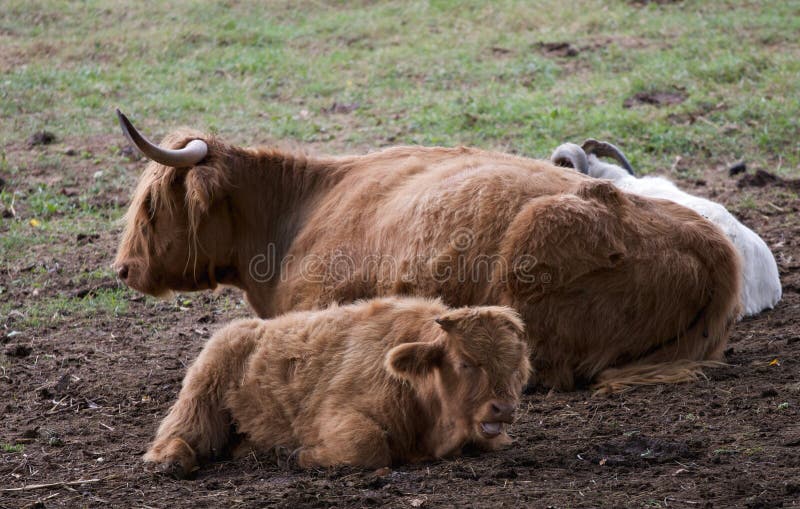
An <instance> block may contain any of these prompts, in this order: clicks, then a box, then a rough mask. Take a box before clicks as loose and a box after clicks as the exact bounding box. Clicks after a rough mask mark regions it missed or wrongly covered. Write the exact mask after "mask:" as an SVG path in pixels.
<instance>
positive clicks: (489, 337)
mask: <svg viewBox="0 0 800 509" xmlns="http://www.w3.org/2000/svg"><path fill="white" fill-rule="evenodd" d="M436 322H437V324H438V327H440V328H441V329H442V333H441V334H440V336H439V337H438V339H436V340H435V341H433V342H418V343H406V344H403V345H400V346H397V347H395V348H393V349H392V350H390V351H389V354H388V355H387V358H386V366H387V368H388V370H389V371H390V372H391V373H392V374H393V375H394V376H396V377H398V378H401V379H403V380H406V381H407V382H409V383H410V384H411V386H412V387H413V388H414V390H415V393H417V394H418V397H419V400H420V401H421V402H422V404H423V405H424V406H425V407H426V408H427V409H428V410H429V411H430V413H431V417H432V418H433V419H435V420H436V422H437V425H436V427H435V430H434V434H435V435H436V436H433V437H431V440H432V442H433V443H434V444H436V445H435V454H436V456H439V457H441V456H448V455H450V454H454V453H458V451H460V449H461V448H462V447H463V446H464V445H466V444H468V443H472V444H475V445H477V446H478V447H479V448H482V449H486V450H492V449H496V448H498V447H500V446H502V445H506V444H508V443H509V442H510V439H509V437H508V434H507V433H506V425H507V424H509V423H511V422H512V421H513V415H514V410H515V409H516V407H517V404H518V403H519V398H520V394H521V391H522V387H523V384H525V382H526V381H527V379H528V375H529V372H530V363H529V361H528V348H527V344H526V343H525V341H524V339H523V338H524V331H523V329H524V326H523V323H522V321H521V320H520V318H519V316H518V315H517V314H516V312H514V311H513V310H511V309H510V308H506V307H493V306H487V307H472V308H461V309H456V310H453V311H451V312H448V313H447V314H445V315H443V316H440V317H439V318H437V319H436Z"/></svg>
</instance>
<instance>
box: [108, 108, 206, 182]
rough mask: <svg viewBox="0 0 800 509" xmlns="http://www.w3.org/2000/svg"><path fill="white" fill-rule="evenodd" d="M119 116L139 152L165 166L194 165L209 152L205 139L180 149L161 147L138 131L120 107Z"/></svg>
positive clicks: (124, 130)
mask: <svg viewBox="0 0 800 509" xmlns="http://www.w3.org/2000/svg"><path fill="white" fill-rule="evenodd" d="M117 117H118V118H119V125H120V126H121V127H122V134H124V135H125V137H126V138H128V141H130V142H131V144H132V145H133V146H134V147H136V148H137V149H139V152H141V153H142V154H143V155H144V156H145V157H147V158H149V159H152V160H153V161H155V162H157V163H160V164H163V165H164V166H172V167H173V168H186V167H189V166H194V165H195V164H197V163H199V162H200V161H202V160H203V158H204V157H205V156H206V154H208V145H206V142H204V141H203V140H192V141H190V142H189V143H188V144H187V145H186V146H185V147H183V148H181V149H178V150H172V149H168V148H161V147H159V146H158V145H156V144H155V143H153V142H151V141H150V140H148V139H147V138H145V137H144V135H142V134H141V133H140V132H139V131H137V130H136V128H135V127H133V124H131V121H130V120H128V117H126V116H125V115H124V114H123V113H122V112H121V111H119V109H117Z"/></svg>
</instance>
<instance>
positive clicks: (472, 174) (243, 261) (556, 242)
mask: <svg viewBox="0 0 800 509" xmlns="http://www.w3.org/2000/svg"><path fill="white" fill-rule="evenodd" d="M120 118H121V120H122V122H123V126H124V128H125V132H126V133H128V135H129V137H130V138H131V139H132V141H133V142H134V143H135V144H136V145H137V146H139V147H140V148H141V149H142V150H143V151H144V152H145V153H146V154H147V155H148V157H150V158H152V159H154V161H153V162H151V163H150V164H149V165H148V166H147V168H146V169H145V171H144V174H143V175H142V177H141V179H140V181H139V185H138V187H137V189H136V191H135V193H134V196H133V200H132V203H131V205H130V208H129V210H128V213H127V215H126V218H125V221H126V225H125V230H124V232H123V236H122V241H121V243H120V246H119V250H118V253H117V259H116V262H115V265H116V267H117V271H118V274H119V277H120V278H121V279H122V280H124V281H125V283H127V284H128V285H129V286H131V287H132V288H134V289H137V290H139V291H142V292H145V293H149V294H153V295H158V294H163V293H165V292H168V291H170V290H180V291H196V290H204V289H211V288H215V287H217V286H218V285H231V286H235V287H238V288H240V289H242V290H243V291H244V293H245V297H246V299H247V301H248V302H249V303H250V305H251V306H252V308H253V309H254V310H255V312H256V313H257V314H258V315H259V316H260V317H262V318H266V317H272V316H275V315H277V314H280V313H283V312H287V311H290V310H307V309H314V308H320V307H324V306H326V305H328V304H330V303H347V302H353V301H355V300H358V299H368V298H374V297H382V296H391V295H414V296H422V297H440V298H441V299H442V300H443V301H444V303H445V304H447V305H449V306H455V307H458V306H466V305H487V304H491V305H506V306H509V307H512V308H514V309H516V310H517V311H518V312H519V313H520V315H521V316H522V319H523V321H524V322H525V325H526V330H527V336H528V342H529V346H530V351H531V355H532V362H533V365H534V371H533V378H532V380H531V382H535V383H540V384H543V385H546V386H551V387H555V388H559V389H571V388H573V387H574V386H576V385H579V384H584V383H591V382H594V383H595V384H596V387H598V388H601V389H605V390H613V389H617V388H622V387H623V386H625V385H630V384H635V383H655V382H661V381H672V382H677V381H682V380H689V379H692V378H693V377H694V376H695V375H696V373H697V371H698V369H699V368H700V367H701V366H702V365H703V364H704V363H706V362H707V361H714V360H718V359H720V358H721V357H722V352H723V350H724V349H725V344H726V342H727V338H728V334H729V332H730V328H731V326H732V324H733V323H734V321H735V318H736V316H737V315H738V311H739V305H738V302H739V282H740V280H741V272H740V267H739V260H738V257H737V254H736V251H735V249H734V248H733V246H732V245H731V243H730V242H729V240H728V239H727V238H726V237H725V235H724V234H723V233H722V232H721V231H720V230H719V229H718V228H716V227H715V226H714V225H713V224H711V223H710V222H708V221H707V220H705V219H704V218H702V217H701V216H700V215H698V214H696V213H695V212H693V211H691V210H689V209H687V208H685V207H682V206H680V205H677V204H675V203H672V202H670V201H666V200H658V199H650V198H644V197H640V196H635V195H631V194H627V193H623V192H621V191H619V190H618V189H617V188H616V187H615V186H614V185H613V184H611V183H610V182H608V181H601V180H596V179H592V178H590V177H587V176H585V175H581V174H579V173H577V172H565V171H563V170H562V169H560V168H558V167H557V166H555V165H553V164H552V163H550V162H547V161H538V160H532V159H526V158H522V157H515V156H512V155H507V154H501V153H496V152H487V151H483V150H478V149H473V148H465V147H460V148H423V147H395V148H390V149H386V150H383V151H380V152H376V153H373V154H368V155H363V156H350V157H313V158H312V157H306V156H304V155H300V154H297V153H294V152H290V151H283V150H278V149H272V148H239V147H236V146H232V145H229V144H226V143H224V142H222V141H221V140H219V139H218V138H216V137H213V136H208V135H203V134H200V133H197V132H193V131H187V130H181V131H177V132H175V133H173V134H170V135H169V136H167V138H166V139H165V140H164V143H163V144H164V145H165V146H166V147H169V148H161V147H158V146H156V145H153V144H152V143H150V142H149V141H147V140H146V139H145V138H143V137H142V136H141V135H140V134H139V133H138V132H137V131H136V130H135V129H134V128H133V126H132V125H130V123H129V122H128V121H127V119H125V118H124V117H123V116H121V117H120Z"/></svg>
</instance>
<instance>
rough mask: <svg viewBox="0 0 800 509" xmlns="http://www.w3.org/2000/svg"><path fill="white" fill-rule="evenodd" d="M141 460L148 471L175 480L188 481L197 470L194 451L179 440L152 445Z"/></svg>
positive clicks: (172, 439)
mask: <svg viewBox="0 0 800 509" xmlns="http://www.w3.org/2000/svg"><path fill="white" fill-rule="evenodd" d="M143 459H144V461H145V464H146V466H147V469H148V470H150V471H152V472H154V473H157V474H161V475H168V476H170V477H174V478H175V479H189V478H190V477H192V476H193V475H194V473H195V472H197V470H198V469H199V467H198V465H197V456H196V455H195V453H194V450H193V449H192V448H191V446H189V444H187V443H186V442H185V441H184V440H182V439H180V438H171V439H169V440H168V441H167V442H166V443H164V444H154V445H153V446H152V447H151V448H150V450H149V451H147V454H145V455H144V458H143Z"/></svg>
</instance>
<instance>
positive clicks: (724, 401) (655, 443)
mask: <svg viewBox="0 0 800 509" xmlns="http://www.w3.org/2000/svg"><path fill="white" fill-rule="evenodd" d="M20 150H29V148H25V147H21V148H20ZM30 150H32V149H30ZM36 150H45V149H44V148H37V149H36ZM12 155H14V153H13V150H12V152H11V154H10V157H11V156H12ZM16 155H17V156H19V157H22V155H20V154H16ZM120 157H121V159H120V161H121V162H120V164H124V165H126V166H125V167H126V168H127V170H126V171H129V172H130V176H129V177H130V178H129V181H133V180H134V179H135V176H136V175H137V173H138V171H139V170H140V169H141V167H142V165H141V164H140V163H137V162H131V161H129V160H128V159H122V156H120ZM60 171H61V172H62V175H69V174H70V172H73V173H74V175H73V177H74V179H73V180H77V181H78V184H76V185H77V186H78V187H79V188H80V187H81V186H80V180H81V179H82V178H90V176H91V175H90V176H89V177H79V176H76V175H77V174H78V173H79V172H85V169H83V168H82V167H81V163H80V162H79V161H76V160H75V159H70V158H64V166H63V168H62V169H61V170H60ZM4 177H5V178H6V179H7V180H8V181H9V182H11V180H10V179H9V178H8V176H7V175H6V176H4ZM741 177H742V176H741V175H740V176H737V177H733V178H732V177H729V176H728V172H727V171H726V169H725V168H709V169H708V170H706V171H705V172H703V174H702V175H701V178H695V179H693V180H686V179H685V180H681V181H680V185H681V186H682V187H684V188H685V189H688V190H689V191H690V192H694V193H697V194H701V195H705V196H712V197H714V199H716V200H719V201H721V202H723V203H725V204H727V205H729V206H730V207H731V208H732V209H733V210H735V211H736V213H737V214H738V215H739V217H740V218H741V219H742V220H743V222H744V223H745V224H747V225H748V226H750V227H751V228H753V229H754V230H755V231H757V232H758V233H759V234H761V235H762V236H763V237H764V239H765V240H766V241H767V243H768V244H769V245H770V246H771V247H772V248H773V250H774V252H775V255H776V258H777V260H778V263H779V266H780V270H781V278H782V281H783V288H784V297H783V300H782V301H781V302H780V304H779V305H778V306H777V307H776V309H774V310H772V311H768V312H764V313H762V314H761V315H759V316H757V317H755V318H750V319H746V320H744V321H742V322H741V323H739V324H738V325H737V327H736V330H735V332H734V334H733V336H732V338H731V341H730V345H729V348H728V350H727V352H726V360H727V362H728V365H727V366H726V367H722V368H719V369H713V370H709V371H707V373H706V375H707V379H701V380H698V381H697V382H694V383H689V384H681V385H669V386H657V387H647V388H639V389H637V390H634V391H631V392H628V393H625V394H620V395H614V396H610V397H593V396H592V395H591V394H590V393H588V392H585V391H576V392H568V393H546V392H535V393H532V394H527V395H526V396H525V397H524V400H523V404H522V407H521V410H520V412H519V418H518V421H517V423H516V424H515V425H514V426H513V430H512V435H513V436H514V438H515V443H514V444H513V446H512V447H510V448H508V449H506V450H503V451H500V452H496V453H492V454H482V455H477V454H468V455H466V456H465V457H462V458H459V459H454V460H450V461H438V462H434V463H427V464H422V465H405V466H397V467H396V468H394V469H393V470H391V471H390V472H388V473H385V472H384V473H381V474H382V475H378V474H376V473H375V472H372V471H364V470H358V469H351V468H336V469H328V470H312V471H305V472H299V471H295V470H292V469H291V468H289V467H287V466H285V465H284V464H282V463H281V462H280V461H277V460H276V458H272V457H268V456H249V457H246V458H244V459H241V460H238V461H225V462H218V463H214V464H211V465H207V466H205V467H204V468H202V469H201V470H200V471H199V472H198V473H197V476H196V479H194V480H189V481H177V480H172V479H169V478H166V477H163V476H158V475H156V474H153V473H150V472H148V471H147V470H145V468H144V467H143V464H142V462H141V460H140V456H141V455H142V454H143V452H144V451H145V447H146V446H147V443H148V441H149V440H150V438H151V437H152V435H153V433H154V431H155V428H156V426H157V424H158V422H159V420H160V419H161V418H162V417H163V416H164V414H165V412H166V410H167V409H168V407H169V405H170V404H171V403H172V401H173V400H174V399H175V396H176V394H177V392H178V390H179V387H180V381H181V378H182V377H183V374H184V372H185V370H186V366H187V364H188V363H189V362H190V361H191V360H192V359H193V358H194V356H195V355H196V354H197V353H198V352H199V350H200V349H201V347H202V345H203V343H204V341H206V340H207V339H208V337H209V336H210V334H212V333H213V331H214V330H216V329H218V328H219V327H221V326H222V325H223V324H225V323H226V322H228V321H229V320H231V319H233V318H236V317H241V316H248V313H249V312H248V310H247V308H246V306H245V305H244V304H243V303H242V302H241V300H240V296H239V294H238V293H237V292H235V291H232V290H227V291H226V292H223V293H221V294H217V295H214V294H193V295H185V296H179V297H176V298H172V299H170V300H166V301H157V300H154V299H150V298H142V297H141V296H138V295H136V294H135V293H133V292H127V293H125V298H126V299H127V300H128V302H127V309H123V310H120V311H119V312H117V313H108V312H98V313H97V314H96V315H93V314H89V315H85V314H84V315H79V316H75V317H70V316H67V317H62V319H60V320H57V321H56V322H55V325H53V323H54V322H52V321H50V320H42V321H41V323H40V324H38V325H34V326H31V327H29V328H25V329H24V330H19V331H18V332H19V334H11V337H9V332H11V331H17V329H18V327H16V326H15V324H18V323H20V320H21V319H22V317H23V316H25V314H26V313H28V311H29V310H30V308H31V306H32V305H33V304H34V302H35V300H36V299H43V298H45V297H47V298H53V297H57V296H63V297H64V298H69V299H91V298H93V296H94V295H97V294H98V292H102V291H103V290H104V289H106V288H113V287H114V286H115V285H116V284H117V283H116V282H115V281H114V280H113V278H112V277H111V276H110V274H109V276H108V279H107V280H101V281H99V282H97V281H95V282H94V283H92V284H88V285H87V284H84V283H80V282H79V280H78V279H77V278H76V277H75V276H76V274H78V273H79V272H81V271H91V270H94V269H96V268H104V267H108V265H109V264H110V263H111V260H112V256H113V252H114V249H115V246H116V241H117V238H118V235H119V226H118V225H117V224H114V223H113V222H111V221H110V220H109V224H108V229H107V231H102V232H99V233H93V234H86V235H83V236H81V235H78V236H75V235H74V234H70V235H67V234H64V235H62V236H61V237H62V238H61V239H60V241H61V242H68V243H72V245H73V246H74V248H73V249H71V250H70V255H69V256H53V255H50V254H48V252H47V250H46V249H44V248H42V249H39V250H37V252H34V253H31V255H30V257H29V258H26V261H25V262H19V263H14V264H9V263H5V261H4V263H3V266H2V267H0V286H2V287H4V288H6V289H7V291H6V292H5V293H3V294H0V301H5V302H17V303H19V306H18V312H16V311H14V312H12V313H10V314H9V316H2V317H0V327H2V329H0V332H2V337H0V343H2V344H0V353H2V356H0V360H2V363H0V365H2V366H3V368H2V369H0V419H1V421H2V426H0V444H3V445H4V450H2V451H0V490H3V491H0V507H2V508H5V507H8V508H11V507H15V508H16V507H108V506H111V507H159V508H161V507H192V508H203V507H214V508H217V507H382V506H390V507H517V506H518V507H598V506H603V507H679V508H683V507H692V508H694V507H754V508H755V507H764V508H766V507H793V506H797V505H800V502H798V500H800V422H799V421H798V417H799V416H800V377H798V374H800V324H799V321H798V318H800V246H799V245H798V241H799V240H800V235H799V234H800V215H798V206H800V203H798V201H797V195H796V194H795V193H794V192H791V190H790V189H787V186H785V185H784V183H782V181H781V180H780V179H773V180H770V179H761V180H759V185H758V186H750V185H747V183H745V184H744V185H743V186H741V187H740V186H737V181H738V180H737V179H740V178H741ZM41 178H42V177H41V176H37V175H30V176H24V175H23V176H17V177H15V183H14V185H16V186H17V187H20V186H22V187H24V186H25V185H27V183H28V180H26V179H29V180H30V181H31V182H33V181H35V180H36V179H41ZM762 181H763V182H762ZM7 185H10V184H7ZM126 193H127V190H116V191H115V190H109V191H108V193H107V194H108V196H100V197H98V198H97V199H98V200H99V201H100V202H101V203H106V205H107V206H108V207H115V206H117V204H118V203H119V201H120V200H122V202H123V203H124V200H125V196H124V195H125V194H126ZM743 193H745V194H746V196H747V199H746V200H745V199H744V198H743V196H745V194H743ZM742 204H744V205H742ZM23 212H24V211H22V212H21V213H23ZM11 220H14V219H13V218H6V219H3V221H11ZM5 231H6V226H2V227H0V234H3V233H4V232H5ZM30 270H42V271H46V273H47V284H46V285H43V286H42V287H41V288H38V289H32V288H29V287H26V285H21V284H18V283H17V281H20V280H24V277H23V276H24V273H25V271H30ZM43 273H44V272H43ZM78 481H82V482H78ZM42 485H45V486H42ZM26 487H27V489H24V488H26ZM9 489H18V491H8V490H9Z"/></svg>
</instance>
